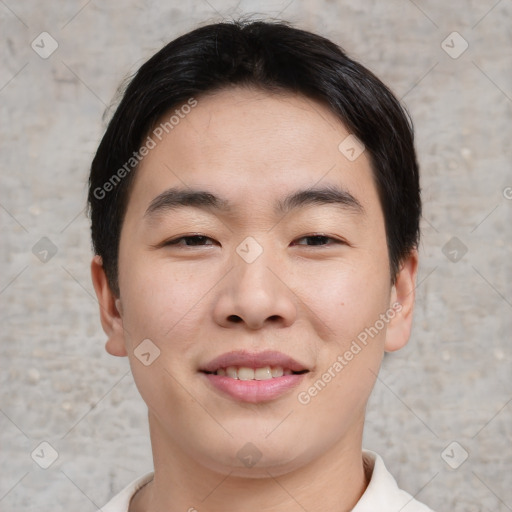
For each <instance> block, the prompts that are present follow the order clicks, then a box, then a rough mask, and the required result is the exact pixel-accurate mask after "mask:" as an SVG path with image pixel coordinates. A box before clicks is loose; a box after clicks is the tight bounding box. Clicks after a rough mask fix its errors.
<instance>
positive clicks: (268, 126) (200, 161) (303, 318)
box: [91, 88, 418, 512]
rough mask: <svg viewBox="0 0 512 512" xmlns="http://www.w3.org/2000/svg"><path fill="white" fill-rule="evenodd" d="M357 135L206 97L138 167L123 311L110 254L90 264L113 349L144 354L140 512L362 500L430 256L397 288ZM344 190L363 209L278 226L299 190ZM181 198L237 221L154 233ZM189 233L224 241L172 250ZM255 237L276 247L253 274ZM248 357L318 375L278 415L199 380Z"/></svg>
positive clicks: (324, 210) (313, 507)
mask: <svg viewBox="0 0 512 512" xmlns="http://www.w3.org/2000/svg"><path fill="white" fill-rule="evenodd" d="M348 135H349V133H348V131H347V130H346V128H345V127H344V126H343V125H342V124H341V123H340V121H339V120H338V119H337V118H336V117H335V116H334V115H333V114H332V113H331V112H330V111H329V110H328V109H327V108H326V107H324V106H323V105H321V104H320V103H317V102H314V101H312V100H310V99H307V98H304V97H302V96H298V95H293V94H291V93H290V94H283V95H279V96H278V95H275V94H270V93H267V92H262V91H258V90H255V89H249V88H243V89H242V88H234V89H232V90H230V91H226V90H223V91H220V92H217V93H215V94H210V95H208V96H204V97H201V98H198V105H197V106H196V107H195V108H194V109H193V110H192V111H191V112H190V114H188V115H187V116H186V117H185V119H183V120H181V121H180V123H179V125H178V126H176V127H175V128H174V129H173V130H172V131H171V132H170V133H169V134H167V135H166V136H165V137H164V138H163V139H162V141H161V142H159V143H158V145H157V146H156V147H155V148H154V149H152V150H151V151H150V153H149V154H148V155H147V156H146V157H145V158H144V160H143V161H142V163H141V165H140V167H139V168H138V169H137V174H136V177H135V180H134V183H133V188H132V191H131V194H130V199H129V204H128V208H127V212H126V216H125V219H124V223H123V227H122V232H121V240H120V251H119V288H120V296H119V297H116V296H115V295H114V294H113V293H112V291H111V289H110V288H109V286H108V283H107V280H106V277H105V273H104V270H103V267H102V264H101V258H100V257H99V256H96V257H94V259H93V261H92V266H91V270H92V279H93V283H94V286H95V290H96V294H97V297H98V301H99V303H100V312H101V321H102V325H103V328H104V330H105V333H106V334H107V336H108V341H107V343H106V349H107V351H108V352H109V353H110V354H113V355H116V356H128V357H129V360H130V364H131V368H132V372H133V376H134V379H135V382H136V384H137V387H138V389H139V391H140V394H141V395H142V398H143V399H144V401H145V402H146V404H147V406H148V416H149V426H150V434H151V442H152V447H153V458H154V465H155V476H154V480H153V481H151V482H150V483H149V484H148V485H147V486H145V487H144V488H143V489H142V490H141V491H140V492H139V493H137V494H136V496H135V497H134V499H133V500H132V502H131V506H130V510H131V511H132V512H134V511H142V510H144V511H151V512H153V511H158V510H168V511H170V512H174V511H184V510H189V509H190V508H191V507H195V508H196V509H197V510H199V511H200V512H203V511H209V512H216V511H219V512H220V511H223V512H229V511H235V510H236V511H239V510H240V507H241V504H243V508H245V509H248V510H250V509H251V508H252V509H256V508H257V509H258V510H261V511H266V510H268V511H270V510H272V511H273V512H276V511H287V512H290V511H303V510H304V509H306V510H308V511H309V512H314V511H320V510H322V511H326V510H336V511H341V510H350V509H352V507H354V506H355V504H356V503H357V501H358V500H359V498H360V497H361V495H362V494H363V492H364V490H365V488H366V486H367V484H368V480H367V475H365V471H364V466H363V458H362V448H361V440H362V430H363V421H364V413H365V407H366V403H367V400H368V398H369V395H370V392H371V390H372V387H373V385H374V383H375V379H376V374H377V373H378V369H379V367H380V363H381V360H382V356H383V353H384V351H393V350H397V349H399V348H401V347H402V346H404V345H405V344H406V343H407V341H408V339H409V335H410V330H411V321H412V313H413V304H414V286H415V279H416V272H417V265H418V255H417V252H416V251H415V250H414V251H412V252H411V254H410V255H409V256H408V257H407V258H406V259H405V260H404V261H403V262H402V265H401V270H400V272H399V274H398V275H397V279H396V283H395V285H392V284H391V279H390V273H389V272H390V271H389V261H388V252H387V244H386V235H385V228H384V217H383V213H382V209H381V206H380V202H379V199H378V195H377V189H376V187H375V184H374V180H373V177H372V170H371V167H370V162H369V159H368V156H367V154H366V152H363V154H362V155H361V156H360V157H359V158H357V159H356V160H355V161H349V160H348V159H347V158H345V156H344V155H343V154H342V153H341V152H340V151H339V149H338V145H339V144H340V142H341V141H342V140H343V139H345V137H347V136H348ZM329 184H331V185H337V186H340V187H343V188H344V189H345V190H348V191H349V192H350V193H351V194H352V195H353V196H354V197H355V198H356V199H357V200H358V201H359V202H360V203H361V205H362V206H363V208H364V212H363V213H357V212H354V211H348V210H346V209H345V210H344V209H341V208H337V207H335V206H333V205H313V206H311V205H310V206H307V207H304V208H301V209H299V210H297V211H292V212H290V213H288V214H286V215H284V216H283V215H280V216H276V215H275V213H274V211H273V204H274V202H275V201H277V200H278V199H280V198H282V197H284V196H285V195H287V194H289V193H290V192H293V191H295V190H298V189H306V188H310V187H313V186H317V185H329ZM174 186H186V187H197V188H201V189H204V190H208V191H210V192H212V193H214V194H215V195H218V196H220V197H223V198H225V199H227V200H229V201H230V202H232V203H233V211H232V212H231V213H230V214H229V215H227V214H224V213H220V212H207V211H203V210H200V209H197V208H193V207H187V208H183V209H180V210H175V211H167V212H162V213H161V214H159V215H158V216H157V217H154V218H152V219H148V218H147V217H146V216H145V211H146V209H147V208H148V205H149V204H150V203H151V201H152V200H153V199H154V198H155V197H157V196H158V195H159V194H161V193H162V192H163V191H165V190H166V189H168V188H170V187H174ZM318 233H320V234H321V235H324V236H330V237H332V238H334V240H331V239H327V240H325V239H323V241H322V242H321V243H322V244H323V245H314V243H315V242H314V240H312V239H311V238H307V236H310V235H312V234H318ZM191 234H202V235H203V236H206V237H209V239H211V240H209V239H208V241H206V242H204V241H203V242H201V243H202V244H203V245H189V246H187V245H186V244H187V243H189V244H190V242H186V241H185V240H183V239H182V240H181V242H180V245H179V246H162V242H164V241H166V240H170V239H174V238H178V237H180V236H184V235H191ZM247 236H251V237H253V238H254V239H256V240H257V242H258V243H259V244H260V246H261V247H262V248H263V253H262V254H261V255H260V256H259V257H258V258H257V259H256V260H255V261H254V262H252V263H247V262H246V261H244V260H243V259H242V258H241V257H240V256H239V254H238V253H237V252H236V248H237V246H238V245H239V244H240V243H241V242H242V241H243V240H244V239H245V238H246V237H247ZM304 237H306V238H304ZM337 240H340V241H343V243H342V242H337ZM397 301H398V302H399V303H400V304H401V305H402V309H401V311H400V312H399V313H397V314H396V315H395V317H394V318H393V319H392V320H390V321H389V323H387V324H386V326H385V328H384V329H382V330H381V331H379V334H378V335H377V336H375V337H374V338H373V339H371V341H370V342H369V343H368V345H367V346H366V347H364V348H363V349H362V350H361V352H360V353H358V354H357V355H355V356H354V358H353V359H352V360H351V361H350V362H349V363H348V364H347V365H346V366H345V367H344V368H343V371H341V372H339V373H338V374H337V375H336V377H335V378H333V379H332V380H331V382H329V383H328V385H327V386H325V388H324V389H322V391H321V392H319V393H318V394H317V396H315V397H314V398H313V399H312V400H311V401H310V403H308V404H307V405H303V404H301V403H299V401H298V399H297V395H298V394H299V393H300V392H301V391H305V390H306V391H307V389H308V388H309V387H310V386H311V385H312V384H313V383H314V382H315V381H316V380H318V379H319V378H320V377H321V375H322V374H323V373H324V372H325V371H327V369H328V368H329V367H331V366H332V365H333V363H334V362H335V361H336V358H337V357H338V355H340V354H343V353H344V352H345V351H346V350H347V349H348V348H349V347H350V344H351V342H352V340H354V339H356V337H357V335H358V334H359V333H360V332H362V331H364V329H365V328H366V327H369V326H372V325H374V324H375V322H376V320H378V319H379V315H380V314H382V313H385V312H386V311H387V310H389V308H390V307H391V305H392V304H393V303H395V302H397ZM147 338H149V339H150V340H151V341H152V342H153V343H154V344H155V345H156V346H157V347H158V348H159V349H160V351H161V352H160V356H159V357H158V358H157V359H156V360H155V361H154V362H153V363H152V364H151V365H149V366H144V365H143V364H141V362H140V361H139V360H138V359H137V358H136V357H135V356H134V349H135V348H136V347H137V345H138V344H139V343H140V342H141V341H142V340H144V339H147ZM239 349H248V350H254V351H262V350H267V349H268V350H278V351H281V352H283V353H285V354H287V355H290V356H291V357H293V358H294V359H296V360H297V361H299V362H301V363H302V364H304V365H305V366H306V367H307V368H308V369H309V370H310V371H309V373H307V374H306V375H305V376H304V378H303V380H302V381H301V383H300V385H299V386H298V387H297V388H295V389H293V390H291V391H290V392H287V393H286V394H284V395H282V396H280V397H279V398H278V399H276V400H273V401H270V402H263V403H241V402H239V401H236V400H234V399H232V398H230V397H228V396H226V395H222V394H221V393H219V392H217V391H216V390H214V389H212V388H211V387H210V386H208V385H207V383H206V380H205V379H204V375H202V374H200V373H198V369H199V367H200V366H201V365H203V364H205V363H206V362H208V361H210V360H211V359H213V358H214V357H217V356H218V355H220V354H223V353H225V352H229V351H233V350H239ZM247 442H251V443H253V444H254V445H255V446H256V447H257V449H258V450H259V451H260V452H261V459H260V460H259V461H258V463H257V464H256V465H254V466H253V467H252V468H248V467H245V466H244V464H243V463H242V462H241V460H240V459H239V458H238V457H237V452H238V450H240V449H241V448H242V447H243V446H244V445H245V444H246V443H247Z"/></svg>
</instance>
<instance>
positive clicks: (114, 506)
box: [100, 473, 153, 512]
mask: <svg viewBox="0 0 512 512" xmlns="http://www.w3.org/2000/svg"><path fill="white" fill-rule="evenodd" d="M152 478H153V473H148V474H146V475H144V476H141V477H139V478H136V479H135V480H133V482H131V483H129V484H128V485H127V486H126V487H125V488H124V489H123V490H122V491H121V492H120V493H119V494H116V495H115V496H114V497H113V498H112V499H111V500H110V501H109V502H108V503H107V504H106V505H105V506H103V507H101V509H100V512H128V508H129V506H130V500H131V499H132V496H133V495H134V494H135V493H136V492H137V491H138V490H139V489H140V488H141V487H143V486H144V485H146V484H147V483H148V482H149V481H150V480H151V479H152Z"/></svg>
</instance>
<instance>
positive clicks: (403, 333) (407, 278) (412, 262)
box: [384, 249, 418, 352]
mask: <svg viewBox="0 0 512 512" xmlns="http://www.w3.org/2000/svg"><path fill="white" fill-rule="evenodd" d="M417 272H418V251H417V250H416V249H414V250H412V251H411V253H410V254H409V255H408V256H407V257H406V258H405V259H404V260H403V261H402V264H401V267H400V271H399V272H398V275H397V277H396V281H395V284H394V285H393V288H392V290H391V301H390V302H391V305H393V304H399V306H398V307H396V308H394V309H395V311H396V314H395V316H394V318H393V319H392V320H391V321H390V322H389V324H388V327H387V331H386V341H385V343H384V350H385V351H386V352H393V351H395V350H399V349H401V348H402V347H404V346H405V345H406V344H407V342H408V341H409V337H410V335H411V330H412V317H413V310H414V299H415V296H416V293H415V288H416V275H417Z"/></svg>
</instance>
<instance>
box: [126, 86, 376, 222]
mask: <svg viewBox="0 0 512 512" xmlns="http://www.w3.org/2000/svg"><path fill="white" fill-rule="evenodd" d="M177 108H178V109H179V107H177ZM174 111H175V109H174ZM171 114H172V112H171V113H167V114H166V115H164V116H163V117H162V119H161V120H160V123H164V122H165V121H166V120H168V118H169V117H170V115H171ZM160 126H164V125H161V124H160ZM167 131H168V133H166V132H165V131H164V133H163V134H162V135H161V140H158V139H157V138H156V137H155V136H154V135H153V136H152V138H153V139H154V140H155V142H156V146H155V147H154V148H153V149H151V151H150V152H149V154H148V155H147V156H145V157H144V159H143V160H142V162H141V164H140V165H139V168H138V169H137V171H136V176H135V180H134V183H133V190H132V194H131V199H130V203H129V208H128V210H130V209H133V208H136V209H138V211H139V215H140V213H141V212H142V213H143V212H144V211H145V210H146V209H147V208H148V206H149V204H150V203H151V202H152V201H154V199H155V198H156V197H157V196H158V195H160V194H162V192H163V191H165V190H166V189H168V188H173V187H176V186H179V187H181V188H191V189H202V190H205V189H206V190H210V191H211V192H212V193H214V194H215V195H216V196H219V197H221V198H224V199H226V200H228V201H229V204H230V206H231V208H230V214H232V213H233V211H235V212H236V210H237V209H238V208H239V209H244V208H245V209H250V208H251V207H257V208H258V209H259V210H261V209H262V208H263V205H264V204H268V208H269V210H273V211H275V204H276V203H278V202H279V198H280V197H284V196H289V195H290V193H291V192H293V191H294V190H299V189H300V190H304V189H307V188H313V187H333V186H340V187H341V188H343V189H344V190H347V191H348V192H349V193H350V194H351V195H352V196H354V197H356V198H357V199H358V200H359V202H360V203H361V205H362V206H363V207H364V210H371V209H372V208H375V207H377V208H379V205H378V196H377V192H376V189H375V186H374V183H373V177H372V171H371V166H370V161H369V158H368V156H367V155H366V152H363V153H362V154H361V155H360V156H359V157H358V158H357V159H355V160H349V159H348V158H347V157H346V156H345V155H344V153H343V152H342V151H340V144H341V143H343V141H344V140H345V139H346V138H347V137H348V136H349V135H350V133H349V132H348V131H347V129H346V128H345V126H344V125H343V124H342V123H341V121H340V120H339V119H338V118H337V117H336V116H335V115H334V114H333V113H332V112H331V111H330V110H329V109H328V108H327V107H325V106H323V105H322V104H320V103H318V102H316V101H313V100H311V99H309V98H305V97H303V96H301V95H294V94H291V93H290V94H279V95H276V94H273V93H268V92H264V91H261V90H256V89H250V88H233V89H226V90H222V91H218V92H215V93H210V94H208V95H206V96H201V97H199V98H197V106H195V107H194V108H193V109H191V110H190V112H189V113H188V114H186V115H184V114H182V115H181V116H180V119H179V122H178V123H176V124H173V125H172V128H170V126H167ZM153 133H154V132H153ZM132 203H133V204H132Z"/></svg>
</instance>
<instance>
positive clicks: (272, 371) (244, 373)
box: [215, 366, 293, 380]
mask: <svg viewBox="0 0 512 512" xmlns="http://www.w3.org/2000/svg"><path fill="white" fill-rule="evenodd" d="M292 373H293V372H292V371H291V370H288V369H286V370H284V369H283V367H282V366H272V367H270V366H263V367H262V368H248V367H247V366H240V367H237V366H228V367H227V368H219V369H218V370H217V371H216V372H215V374H216V375H220V376H227V377H231V378H232V379H238V380H268V379H272V378H277V377H282V376H283V375H291V374H292Z"/></svg>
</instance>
